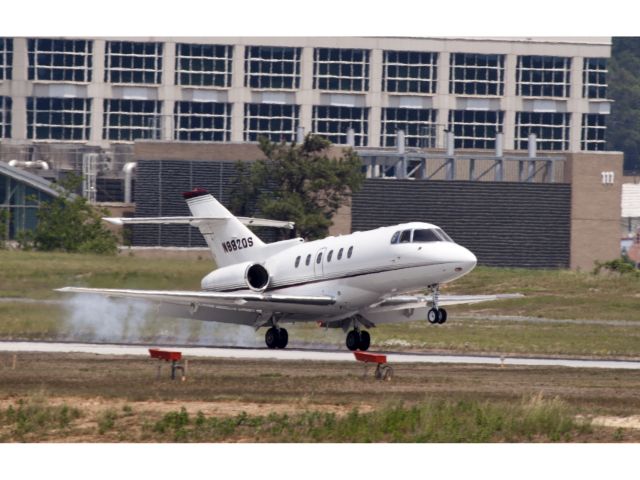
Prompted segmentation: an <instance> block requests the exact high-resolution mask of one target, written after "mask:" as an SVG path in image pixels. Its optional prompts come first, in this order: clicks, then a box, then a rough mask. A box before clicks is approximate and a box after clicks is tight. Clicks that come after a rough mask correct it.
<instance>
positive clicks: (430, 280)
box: [202, 222, 476, 318]
mask: <svg viewBox="0 0 640 480" xmlns="http://www.w3.org/2000/svg"><path fill="white" fill-rule="evenodd" d="M408 231H410V232H411V233H410V236H409V237H408V238H406V237H407V235H406V234H404V236H405V238H402V240H404V241H400V240H401V237H402V235H403V232H408ZM418 231H419V232H421V233H420V234H418V233H415V237H419V236H420V235H422V236H423V237H424V236H425V235H424V232H425V231H427V234H429V235H432V234H431V233H429V232H440V233H439V234H437V235H439V236H438V237H436V239H435V240H434V238H431V237H430V238H429V239H428V240H426V241H421V239H420V238H417V240H415V241H414V239H413V238H412V237H413V236H414V235H413V232H418ZM394 235H395V237H394ZM422 240H424V239H422ZM247 245H248V243H247ZM247 248H250V247H247ZM262 265H263V266H264V267H265V269H266V270H267V272H268V273H269V282H268V284H267V285H266V288H265V289H264V292H265V293H278V294H285V295H329V296H332V297H334V298H335V299H336V302H335V304H333V305H330V306H324V307H321V308H319V307H309V306H301V308H300V313H307V314H316V315H318V314H320V313H321V314H322V317H326V318H328V317H331V316H332V315H335V314H337V313H339V312H344V311H351V310H353V311H356V310H359V309H361V308H363V307H366V306H369V305H371V304H373V303H375V302H377V301H379V300H381V299H383V298H385V297H386V296H389V295H396V294H401V293H406V292H411V291H415V290H418V289H424V288H426V287H427V286H429V285H436V284H443V283H447V282H451V281H453V280H455V279H457V278H459V277H461V276H463V275H465V274H466V273H468V272H470V271H471V270H472V269H473V268H474V267H475V265H476V257H475V256H474V255H473V254H472V253H471V252H470V251H469V250H467V249H466V248H464V247H462V246H460V245H458V244H456V243H454V242H453V241H451V239H450V238H449V237H448V236H446V234H444V233H443V232H442V230H440V229H439V228H438V227H437V226H436V225H433V224H429V223H422V222H412V223H406V224H400V225H394V226H390V227H381V228H378V229H375V230H369V231H366V232H355V233H352V234H350V235H340V236H336V237H327V238H324V239H322V240H314V241H311V242H304V243H303V242H300V243H297V244H294V245H293V246H291V247H289V248H287V249H286V250H284V251H281V252H279V253H277V254H275V255H273V256H271V257H269V258H267V259H266V260H265V261H264V262H262ZM217 272H218V270H214V271H213V272H211V273H210V274H209V275H207V276H206V277H205V278H204V279H203V280H202V289H203V290H207V291H226V292H230V291H238V292H239V291H249V288H248V287H247V284H246V283H245V282H243V281H242V280H243V279H242V277H240V276H237V277H235V278H237V280H235V281H231V282H230V281H229V280H228V279H224V280H223V279H222V278H221V276H220V274H219V273H217Z"/></svg>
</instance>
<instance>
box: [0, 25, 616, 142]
mask: <svg viewBox="0 0 640 480" xmlns="http://www.w3.org/2000/svg"><path fill="white" fill-rule="evenodd" d="M610 53H611V39H610V38H570V37H561V38H382V37H380V38H375V37H369V38H367V37H337V38H332V37H319V38H313V37H312V38H306V37H304V38H303V37H283V38H278V37H265V38H251V37H238V38H236V37H234V38H231V37H224V38H223V37H220V38H213V37H211V38H209V37H207V38H203V37H194V38H174V37H167V38H160V37H153V38H151V37H149V38H147V37H133V38H0V142H2V143H3V144H5V145H37V144H40V145H42V144H64V143H67V144H71V145H76V146H78V147H83V146H91V147H99V148H100V149H103V150H107V151H108V150H109V149H114V148H117V147H118V146H119V145H127V144H132V143H133V142H134V141H136V140H140V139H146V140H164V141H171V140H177V141H182V142H255V141H257V138H258V136H261V135H265V136H268V137H270V138H271V139H272V140H281V139H284V140H292V139H293V138H294V137H295V134H296V130H297V128H298V127H302V128H304V131H305V132H315V133H318V134H321V135H324V136H326V137H327V138H329V139H330V140H331V141H332V142H333V143H335V144H346V143H347V130H348V129H349V128H352V129H353V130H354V136H355V138H354V140H355V145H356V146H357V147H368V148H376V147H393V146H395V142H396V131H397V130H403V131H404V133H405V141H406V144H407V146H408V147H417V148H420V147H424V148H444V146H445V133H444V132H445V131H447V130H449V131H452V132H453V133H454V136H455V148H457V149H493V148H494V147H495V138H496V133H497V132H503V134H504V148H505V149H508V150H526V149H527V138H528V135H529V134H530V133H535V134H536V136H537V147H538V149H539V150H552V151H564V152H580V151H594V150H595V151H598V150H604V149H605V146H606V144H605V132H606V119H607V115H608V114H609V112H610V105H611V102H610V101H609V100H608V99H607V60H608V58H609V57H610Z"/></svg>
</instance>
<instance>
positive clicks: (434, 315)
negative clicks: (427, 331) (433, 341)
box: [427, 308, 440, 325]
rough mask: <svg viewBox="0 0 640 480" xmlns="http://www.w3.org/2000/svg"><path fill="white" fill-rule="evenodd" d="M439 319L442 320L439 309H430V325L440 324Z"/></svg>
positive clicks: (428, 317)
mask: <svg viewBox="0 0 640 480" xmlns="http://www.w3.org/2000/svg"><path fill="white" fill-rule="evenodd" d="M439 319H440V312H438V309H437V308H430V309H429V311H428V312H427V320H428V321H429V323H430V324H432V325H434V324H436V323H438V320H439Z"/></svg>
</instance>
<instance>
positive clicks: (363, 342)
mask: <svg viewBox="0 0 640 480" xmlns="http://www.w3.org/2000/svg"><path fill="white" fill-rule="evenodd" d="M370 345H371V335H369V332H367V331H366V330H363V331H362V332H360V342H359V343H358V349H359V350H362V351H363V352H366V351H367V350H369V346H370Z"/></svg>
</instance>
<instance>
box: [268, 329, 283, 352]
mask: <svg viewBox="0 0 640 480" xmlns="http://www.w3.org/2000/svg"><path fill="white" fill-rule="evenodd" d="M279 339H280V336H279V335H278V330H276V329H275V327H271V328H270V329H269V330H267V333H265V334H264V341H265V343H266V344H267V347H269V348H277V347H278V341H279Z"/></svg>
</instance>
